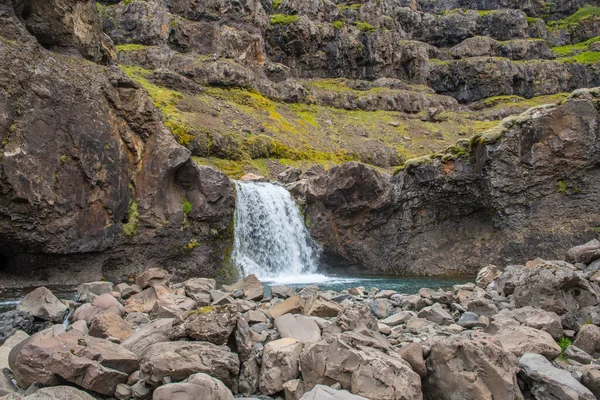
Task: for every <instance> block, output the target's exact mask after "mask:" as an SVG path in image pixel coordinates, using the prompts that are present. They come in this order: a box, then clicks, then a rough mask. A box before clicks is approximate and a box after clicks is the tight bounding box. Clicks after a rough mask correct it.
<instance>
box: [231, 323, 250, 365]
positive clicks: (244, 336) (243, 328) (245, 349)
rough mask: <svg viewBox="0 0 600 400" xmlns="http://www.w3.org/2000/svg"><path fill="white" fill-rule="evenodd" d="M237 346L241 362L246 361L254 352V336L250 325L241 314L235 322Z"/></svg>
mask: <svg viewBox="0 0 600 400" xmlns="http://www.w3.org/2000/svg"><path fill="white" fill-rule="evenodd" d="M234 337H235V346H236V350H237V353H238V356H239V357H240V362H244V361H246V360H247V359H248V358H249V357H250V355H251V353H252V345H253V343H252V338H251V336H250V326H249V325H248V323H247V322H246V320H245V319H244V318H242V316H241V315H239V314H238V315H237V318H236V324H235V335H234Z"/></svg>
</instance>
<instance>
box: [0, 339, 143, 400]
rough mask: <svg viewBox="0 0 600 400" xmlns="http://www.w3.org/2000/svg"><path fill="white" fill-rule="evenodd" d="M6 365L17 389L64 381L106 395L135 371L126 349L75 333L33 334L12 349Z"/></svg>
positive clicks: (131, 357) (134, 358) (51, 384)
mask: <svg viewBox="0 0 600 400" xmlns="http://www.w3.org/2000/svg"><path fill="white" fill-rule="evenodd" d="M9 363H10V367H11V369H12V370H13V372H14V374H15V379H16V380H17V383H18V384H19V386H20V387H29V385H31V384H32V383H34V382H38V383H41V384H43V385H47V386H54V385H57V384H59V383H60V382H63V381H67V382H71V383H74V384H75V385H78V386H80V387H82V388H84V389H87V390H91V391H94V392H97V393H100V394H103V395H106V396H112V395H113V393H114V392H115V388H116V386H117V385H118V384H119V383H125V382H127V377H128V376H129V374H131V373H132V372H133V371H135V370H136V369H137V368H138V360H137V357H136V355H135V354H133V353H132V352H130V351H129V350H127V349H126V348H124V347H122V346H119V345H117V344H114V343H112V342H110V341H108V340H106V339H99V338H95V337H92V336H88V335H85V334H82V333H80V332H78V331H75V330H72V331H69V332H65V333H62V334H60V335H58V336H52V331H51V330H46V331H42V332H39V333H36V334H35V335H33V336H31V337H30V338H29V339H26V340H25V341H23V342H21V343H20V344H19V345H17V346H15V347H14V348H13V349H12V351H11V353H10V357H9Z"/></svg>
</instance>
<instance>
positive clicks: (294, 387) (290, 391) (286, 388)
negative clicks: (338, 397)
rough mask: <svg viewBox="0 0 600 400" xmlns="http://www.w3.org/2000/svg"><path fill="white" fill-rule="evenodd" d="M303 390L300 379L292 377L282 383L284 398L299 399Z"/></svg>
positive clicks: (302, 383)
mask: <svg viewBox="0 0 600 400" xmlns="http://www.w3.org/2000/svg"><path fill="white" fill-rule="evenodd" d="M317 386H318V385H317ZM305 391H306V390H305V388H304V382H303V381H302V379H292V380H291V381H287V382H286V383H284V384H283V392H284V394H285V400H300V398H301V397H302V396H303V395H304V393H305Z"/></svg>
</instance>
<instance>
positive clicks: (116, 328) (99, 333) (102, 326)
mask: <svg viewBox="0 0 600 400" xmlns="http://www.w3.org/2000/svg"><path fill="white" fill-rule="evenodd" d="M134 332H135V331H134V329H133V327H132V326H131V324H129V322H127V321H125V320H123V318H121V317H119V316H118V315H116V314H112V313H104V314H99V315H96V316H95V317H94V319H93V320H92V323H91V325H90V328H89V335H90V336H95V337H99V338H104V339H109V340H111V341H116V342H119V343H120V342H122V341H124V340H125V339H127V338H129V337H130V336H131V335H133V333H134Z"/></svg>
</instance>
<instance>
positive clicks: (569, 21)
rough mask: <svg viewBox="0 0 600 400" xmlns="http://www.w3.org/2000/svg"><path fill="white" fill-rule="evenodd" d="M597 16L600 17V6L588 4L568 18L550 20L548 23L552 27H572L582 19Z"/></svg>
mask: <svg viewBox="0 0 600 400" xmlns="http://www.w3.org/2000/svg"><path fill="white" fill-rule="evenodd" d="M595 17H600V7H597V6H590V5H586V6H584V7H581V8H579V9H578V10H577V11H575V13H573V14H572V15H569V16H568V17H567V18H564V19H561V20H559V21H549V22H548V23H547V24H546V25H547V27H548V28H550V29H570V28H574V27H576V26H577V25H578V24H579V23H580V22H581V21H582V20H585V19H588V18H595Z"/></svg>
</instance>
